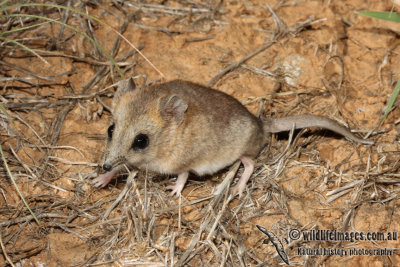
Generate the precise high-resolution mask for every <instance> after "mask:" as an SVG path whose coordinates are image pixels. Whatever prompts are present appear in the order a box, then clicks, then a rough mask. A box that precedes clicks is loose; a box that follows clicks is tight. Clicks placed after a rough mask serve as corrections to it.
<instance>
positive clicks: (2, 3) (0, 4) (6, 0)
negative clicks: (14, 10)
mask: <svg viewBox="0 0 400 267" xmlns="http://www.w3.org/2000/svg"><path fill="white" fill-rule="evenodd" d="M8 1H10V0H4V1H3V2H1V3H0V6H2V5H4V4H5V3H7V2H8Z"/></svg>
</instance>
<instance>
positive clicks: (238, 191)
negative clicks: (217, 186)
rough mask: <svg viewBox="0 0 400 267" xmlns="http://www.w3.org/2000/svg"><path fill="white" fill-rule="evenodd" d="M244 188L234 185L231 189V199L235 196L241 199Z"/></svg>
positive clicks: (240, 185) (244, 186)
mask: <svg viewBox="0 0 400 267" xmlns="http://www.w3.org/2000/svg"><path fill="white" fill-rule="evenodd" d="M245 188H246V184H244V185H243V186H242V184H240V183H238V184H236V185H235V186H234V187H232V189H231V195H232V197H234V196H236V195H239V199H241V198H242V196H243V191H244V189H245Z"/></svg>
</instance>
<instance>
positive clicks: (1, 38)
mask: <svg viewBox="0 0 400 267" xmlns="http://www.w3.org/2000/svg"><path fill="white" fill-rule="evenodd" d="M0 40H4V41H7V42H10V43H13V44H16V45H19V46H20V47H22V48H23V49H25V50H27V51H28V52H31V53H32V54H34V55H35V56H37V57H38V58H39V59H40V60H41V61H43V62H44V63H45V64H47V65H50V63H49V62H48V61H47V60H46V59H44V58H43V57H41V56H40V55H39V54H38V53H36V52H35V51H33V50H32V49H30V48H29V47H27V46H26V45H23V44H21V43H20V42H17V41H15V40H13V39H9V38H6V37H1V36H0Z"/></svg>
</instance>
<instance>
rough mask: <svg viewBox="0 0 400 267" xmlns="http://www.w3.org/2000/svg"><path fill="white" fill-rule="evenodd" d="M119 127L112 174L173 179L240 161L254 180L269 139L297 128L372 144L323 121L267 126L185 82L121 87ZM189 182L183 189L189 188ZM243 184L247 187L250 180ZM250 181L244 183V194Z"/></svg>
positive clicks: (108, 151)
mask: <svg viewBox="0 0 400 267" xmlns="http://www.w3.org/2000/svg"><path fill="white" fill-rule="evenodd" d="M113 121H114V123H115V128H114V132H113V136H112V139H111V140H109V141H108V142H107V144H106V148H105V157H104V163H105V164H107V165H108V166H107V167H109V169H115V168H118V167H119V166H121V164H128V165H133V166H136V167H140V168H146V167H147V168H148V169H149V170H152V171H156V172H159V173H167V174H184V173H188V172H193V173H196V174H198V175H203V174H211V173H214V172H216V171H218V170H219V169H222V168H224V167H226V166H228V165H230V164H232V163H233V162H234V161H236V160H238V159H239V158H240V159H241V160H242V162H244V163H246V164H247V166H250V167H249V171H248V173H249V175H251V172H252V168H253V166H254V164H253V161H252V159H254V158H255V157H256V156H257V154H258V153H259V152H260V150H261V149H262V147H263V146H264V145H265V143H266V142H267V140H268V135H269V133H272V132H280V131H288V130H290V129H292V128H293V127H294V128H296V129H297V128H304V127H312V126H316V127H322V128H327V129H330V130H332V131H335V132H337V133H339V134H342V135H344V136H345V137H347V138H348V139H350V140H353V141H356V142H360V143H364V144H371V143H372V142H371V141H368V140H363V139H359V138H357V137H355V136H354V135H353V134H351V133H350V132H349V131H348V130H347V129H346V128H344V127H342V126H340V125H338V124H337V123H336V122H335V121H333V120H330V119H328V118H325V117H321V116H315V115H299V116H290V117H284V118H279V119H271V120H266V121H262V120H260V119H258V118H257V117H255V116H254V115H253V114H251V113H250V112H249V111H248V110H247V109H246V108H245V107H244V106H243V105H242V104H241V103H240V102H239V101H238V100H236V99H234V98H233V97H231V96H229V95H227V94H225V93H222V92H220V91H217V90H214V89H211V88H207V87H205V86H201V85H198V84H194V83H191V82H186V81H179V80H176V81H171V82H167V83H164V84H159V85H154V86H149V87H144V88H137V89H135V86H134V83H133V81H132V80H131V79H129V80H128V81H123V82H121V83H120V86H119V88H118V90H117V92H116V94H115V97H114V100H113ZM140 133H142V134H146V135H147V136H148V137H149V140H150V141H149V145H148V147H146V148H145V149H143V150H139V151H135V150H134V149H132V143H133V140H134V139H135V136H137V135H138V134H140ZM184 176H185V175H182V177H183V178H181V181H180V183H183V184H184V183H185V182H186V178H185V177H184ZM186 177H187V175H186ZM108 178H109V177H108ZM108 178H107V179H108ZM101 179H104V180H105V178H101V177H99V178H98V180H101ZM243 179H246V181H247V179H248V177H247V178H243ZM178 180H179V179H178ZM246 181H242V185H241V187H242V188H239V189H238V193H239V194H240V193H241V192H242V191H243V186H244V184H245V182H246ZM101 182H102V183H100V182H99V181H98V183H99V184H102V185H104V184H106V183H107V181H103V180H101ZM104 182H105V183H104ZM182 188H183V185H181V187H180V188H175V189H176V190H175V192H177V194H178V193H180V190H181V189H182ZM175 192H174V193H175Z"/></svg>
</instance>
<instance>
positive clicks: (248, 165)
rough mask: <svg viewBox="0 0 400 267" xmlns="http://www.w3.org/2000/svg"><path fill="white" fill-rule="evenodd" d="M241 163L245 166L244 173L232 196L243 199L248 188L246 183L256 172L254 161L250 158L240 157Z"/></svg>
mask: <svg viewBox="0 0 400 267" xmlns="http://www.w3.org/2000/svg"><path fill="white" fill-rule="evenodd" d="M240 161H242V163H243V166H244V171H243V174H242V176H241V177H240V179H239V182H238V183H237V184H236V185H235V186H234V187H233V188H232V191H231V193H232V195H233V196H235V195H239V198H241V197H242V194H243V191H244V189H245V188H246V183H247V181H248V180H249V178H250V176H251V175H252V174H253V171H254V160H253V159H251V158H248V157H243V156H242V157H240Z"/></svg>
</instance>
